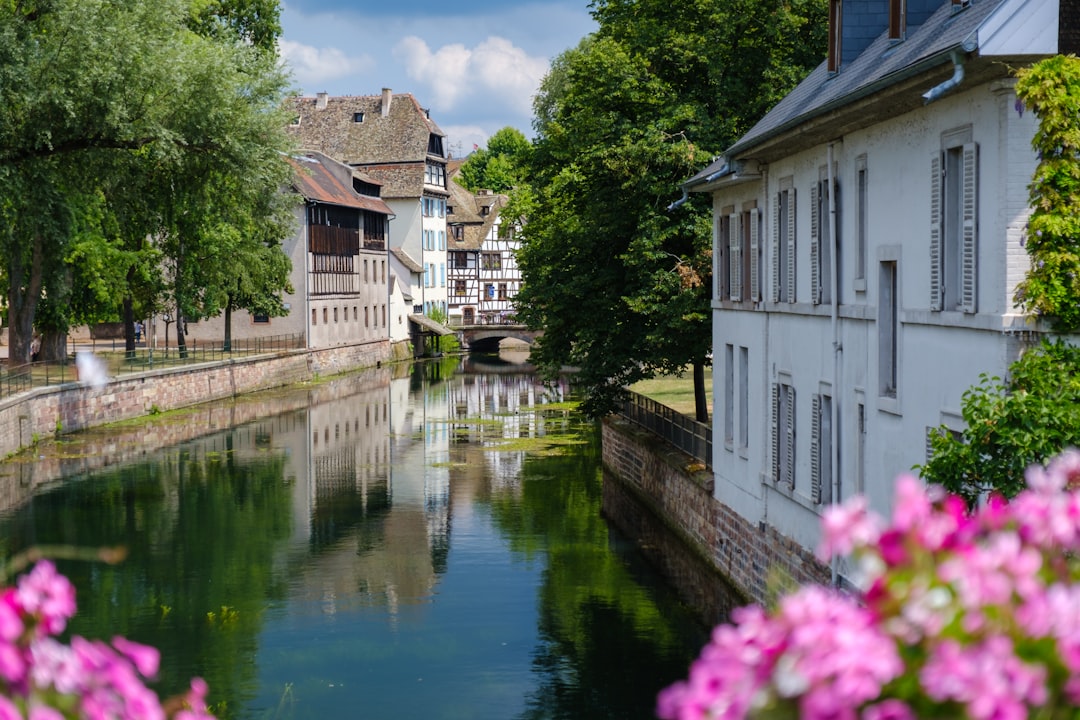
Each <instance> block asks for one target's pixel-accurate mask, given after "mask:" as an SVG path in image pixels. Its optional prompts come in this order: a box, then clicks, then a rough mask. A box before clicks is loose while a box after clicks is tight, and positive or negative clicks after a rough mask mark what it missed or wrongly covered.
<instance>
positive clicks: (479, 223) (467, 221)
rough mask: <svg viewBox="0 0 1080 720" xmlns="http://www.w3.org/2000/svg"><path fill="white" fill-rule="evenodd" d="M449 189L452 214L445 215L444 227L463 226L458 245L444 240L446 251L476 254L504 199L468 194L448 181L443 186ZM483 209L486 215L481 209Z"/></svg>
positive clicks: (502, 197)
mask: <svg viewBox="0 0 1080 720" xmlns="http://www.w3.org/2000/svg"><path fill="white" fill-rule="evenodd" d="M447 184H448V185H449V186H450V200H449V204H450V205H451V207H453V209H454V211H453V212H452V213H447V215H446V224H447V226H452V225H464V226H465V232H464V235H465V239H464V240H463V241H461V242H458V241H456V240H453V239H451V238H448V239H447V241H446V249H447V250H479V249H480V247H481V245H483V244H484V238H486V237H487V236H488V234H489V233H490V232H491V226H492V225H494V224H495V222H496V220H497V219H498V217H499V211H500V210H502V208H503V206H505V205H506V202H507V199H508V198H507V197H506V196H505V195H496V194H493V193H490V192H485V193H484V194H478V193H472V192H469V191H468V190H466V189H465V188H463V187H462V186H461V185H458V183H457V180H456V179H454V178H451V179H450V180H449V182H448V183H447ZM485 207H486V208H487V210H488V211H487V214H486V215H485V214H484V212H483V210H482V209H483V208H485Z"/></svg>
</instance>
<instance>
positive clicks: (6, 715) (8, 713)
mask: <svg viewBox="0 0 1080 720" xmlns="http://www.w3.org/2000/svg"><path fill="white" fill-rule="evenodd" d="M0 720H23V717H22V713H20V712H19V708H18V706H16V705H15V703H13V702H11V700H9V699H8V698H6V697H4V696H3V695H0Z"/></svg>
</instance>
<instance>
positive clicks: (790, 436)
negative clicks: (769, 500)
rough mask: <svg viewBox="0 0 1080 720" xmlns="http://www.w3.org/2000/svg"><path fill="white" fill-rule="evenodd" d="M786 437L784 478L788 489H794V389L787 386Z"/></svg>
mask: <svg viewBox="0 0 1080 720" xmlns="http://www.w3.org/2000/svg"><path fill="white" fill-rule="evenodd" d="M787 395H788V402H787V419H786V422H787V428H785V429H786V430H787V437H785V438H784V442H785V443H787V467H786V468H785V471H786V475H787V477H786V478H785V480H786V482H787V484H788V487H789V488H792V489H794V488H795V388H793V387H792V386H790V385H788V386H787Z"/></svg>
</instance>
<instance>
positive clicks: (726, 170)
mask: <svg viewBox="0 0 1080 720" xmlns="http://www.w3.org/2000/svg"><path fill="white" fill-rule="evenodd" d="M730 174H732V169H731V165H729V164H728V163H724V165H722V166H721V167H720V169H719V170H717V171H716V172H714V173H711V174H709V175H706V176H705V177H703V178H702V179H701V180H696V181H694V182H687V183H683V185H682V197H681V198H679V199H678V200H676V201H675V202H673V203H671V204H670V205H668V206H667V209H668V212H671V211H672V210H676V209H678V208H680V207H682V206H683V205H684V204H685V203H686V201H687V200H689V199H690V188H691V187H694V186H697V185H708V184H709V183H711V182H712V181H713V180H716V179H717V178H719V177H721V176H723V175H730Z"/></svg>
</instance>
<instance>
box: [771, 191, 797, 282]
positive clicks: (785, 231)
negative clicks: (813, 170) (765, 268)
mask: <svg viewBox="0 0 1080 720" xmlns="http://www.w3.org/2000/svg"><path fill="white" fill-rule="evenodd" d="M772 300H773V302H785V303H793V302H795V188H794V187H793V184H792V178H790V177H787V178H782V179H781V180H780V192H779V193H777V195H776V203H775V205H774V206H773V228H772Z"/></svg>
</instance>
